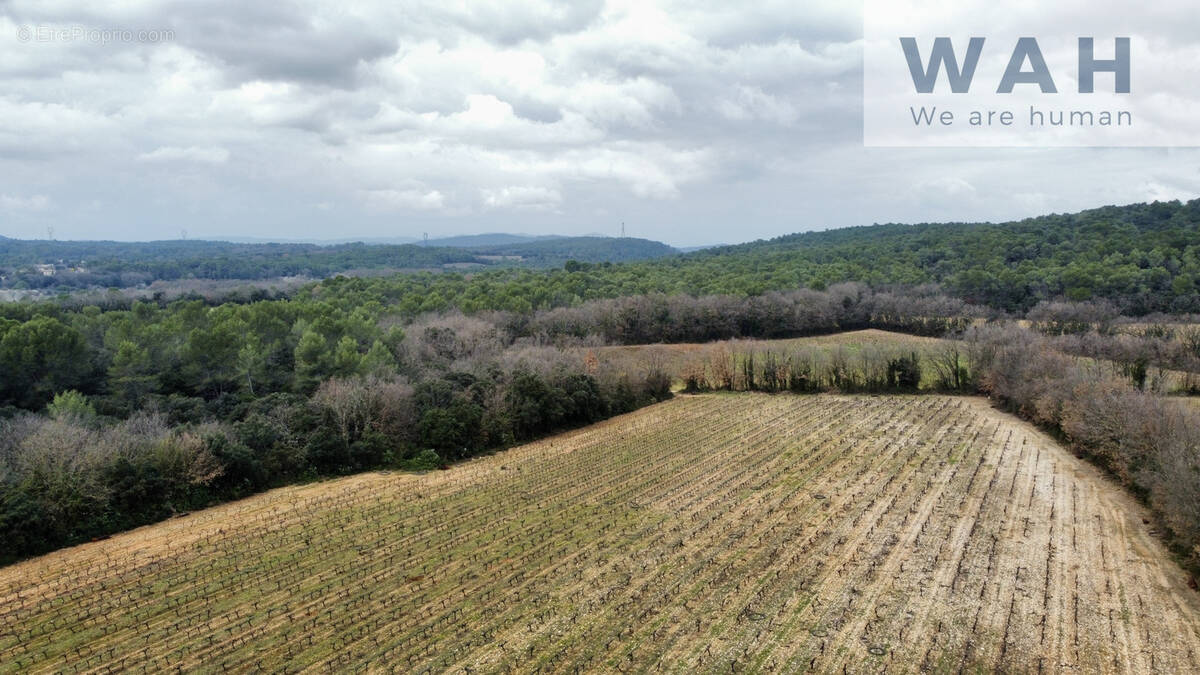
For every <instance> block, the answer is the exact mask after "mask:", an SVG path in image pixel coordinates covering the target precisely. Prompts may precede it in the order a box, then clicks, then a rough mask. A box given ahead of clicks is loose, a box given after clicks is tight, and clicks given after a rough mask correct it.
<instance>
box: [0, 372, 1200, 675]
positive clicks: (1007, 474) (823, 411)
mask: <svg viewBox="0 0 1200 675" xmlns="http://www.w3.org/2000/svg"><path fill="white" fill-rule="evenodd" d="M1186 582H1187V580H1186V578H1185V577H1184V575H1183V573H1182V572H1181V571H1180V569H1179V568H1178V567H1177V566H1176V565H1175V564H1174V563H1173V562H1172V561H1171V560H1170V559H1169V558H1168V556H1167V554H1166V553H1165V551H1164V550H1163V548H1162V546H1161V545H1160V544H1159V543H1158V542H1157V541H1156V540H1155V538H1154V537H1153V535H1152V534H1151V532H1150V526H1149V525H1147V524H1145V523H1144V522H1143V512H1142V510H1141V509H1140V508H1139V507H1138V506H1137V505H1136V504H1135V503H1133V502H1132V500H1131V499H1129V498H1128V497H1127V496H1126V495H1125V494H1123V493H1122V492H1120V490H1119V489H1117V488H1115V487H1113V486H1112V485H1111V484H1109V483H1108V482H1106V481H1105V480H1104V479H1103V478H1102V477H1101V476H1099V475H1098V473H1097V472H1096V471H1095V470H1094V469H1092V468H1091V467H1089V466H1087V465H1085V464H1084V463H1082V462H1081V461H1079V460H1077V459H1075V458H1074V457H1072V456H1070V455H1069V454H1068V453H1067V452H1065V451H1064V450H1062V449H1061V448H1060V447H1058V446H1057V445H1056V444H1055V443H1054V442H1053V441H1052V440H1051V439H1049V438H1047V437H1046V436H1044V435H1042V434H1040V433H1039V432H1037V431H1036V430H1034V429H1032V428H1031V427H1029V426H1027V425H1025V424H1023V423H1021V422H1019V421H1017V420H1015V419H1013V418H1011V417H1008V416H1005V415H1003V414H1001V413H998V412H996V411H993V410H992V409H990V408H989V407H987V404H986V401H984V400H982V399H973V398H953V397H938V396H921V397H916V396H914V397H866V396H863V397H854V396H809V397H798V396H788V395H779V396H767V395H755V394H737V395H706V396H690V397H681V398H677V399H675V400H673V401H670V402H667V403H664V404H660V405H657V406H654V407H652V408H648V409H644V410H642V411H639V412H637V413H634V414H631V415H626V416H623V417H619V418H615V419H613V420H610V421H608V422H605V423H602V424H598V425H595V426H593V427H589V428H587V429H584V430H580V431H577V432H573V433H569V434H564V435H561V436H557V437H554V438H552V439H547V440H545V441H542V442H538V443H533V444H530V445H526V446H522V447H520V448H516V449H514V450H510V451H508V452H505V453H500V454H497V455H495V456H492V457H487V458H482V459H477V460H475V461H472V462H467V463H464V464H462V465H460V466H457V467H454V468H452V469H450V470H448V471H439V472H432V473H429V474H425V475H419V476H418V475H400V474H369V475H363V476H357V477H353V478H347V479H343V480H337V481H329V482H326V483H320V484H314V485H308V486H302V487H293V488H286V489H282V490H276V491H273V492H270V493H267V494H265V495H261V496H259V497H255V498H251V499H248V500H245V501H242V502H238V503H235V504H229V505H226V506H222V507H218V508H215V509H210V510H207V511H204V512H200V513H196V514H192V515H189V516H186V517H183V518H179V519H175V520H173V521H170V522H168V523H164V524H161V525H157V526H153V527H148V528H142V529H140V530H135V531H133V532H131V533H127V534H125V535H120V536H117V537H114V538H112V539H111V540H106V541H101V542H96V543H93V544H88V545H85V546H81V547H76V548H74V549H68V550H65V551H61V552H58V553H55V554H52V555H49V556H46V557H43V558H39V559H36V560H31V561H28V562H25V563H21V564H18V565H14V566H10V567H8V568H4V569H0V672H49V671H59V670H64V671H67V672H72V671H100V672H103V671H117V670H128V669H132V668H135V667H142V666H145V667H147V668H149V669H152V670H165V669H174V668H182V669H184V670H209V671H221V670H235V671H249V670H257V669H260V668H261V669H265V670H267V671H299V670H314V671H345V670H350V669H351V666H357V667H358V668H361V669H364V670H375V669H383V668H386V667H392V668H398V669H402V670H410V671H414V672H421V671H430V672H441V671H451V672H489V671H491V672H496V671H498V672H504V671H521V672H525V671H534V670H546V671H553V672H576V671H597V670H599V671H617V670H620V671H629V670H633V671H645V670H660V669H661V670H668V671H672V672H680V673H687V672H691V671H697V670H698V671H703V672H730V671H735V672H743V671H768V672H778V671H807V670H815V671H819V672H834V671H842V670H843V669H845V670H847V671H849V672H878V671H880V670H883V669H887V670H889V671H893V672H905V671H918V670H934V671H939V672H961V671H963V670H965V671H968V672H969V671H974V670H988V671H991V670H994V669H1000V670H1004V671H1009V672H1025V671H1028V672H1035V671H1065V670H1082V671H1084V672H1107V671H1136V672H1197V671H1200V600H1198V596H1197V594H1196V593H1195V592H1194V591H1191V590H1189V589H1188V588H1187V585H1186Z"/></svg>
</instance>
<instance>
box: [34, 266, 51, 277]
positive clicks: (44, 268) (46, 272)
mask: <svg viewBox="0 0 1200 675" xmlns="http://www.w3.org/2000/svg"><path fill="white" fill-rule="evenodd" d="M33 268H34V269H35V270H37V271H38V272H41V273H42V276H44V277H52V276H54V265H34V266H33Z"/></svg>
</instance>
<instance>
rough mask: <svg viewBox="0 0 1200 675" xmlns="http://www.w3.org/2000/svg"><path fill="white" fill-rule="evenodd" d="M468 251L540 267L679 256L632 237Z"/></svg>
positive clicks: (554, 240) (553, 241) (662, 246)
mask: <svg viewBox="0 0 1200 675" xmlns="http://www.w3.org/2000/svg"><path fill="white" fill-rule="evenodd" d="M471 250H472V251H474V252H476V253H478V254H480V255H487V256H520V257H521V259H522V261H523V262H525V263H527V264H532V265H535V266H543V267H544V266H557V265H561V264H563V263H565V262H566V261H568V260H575V261H578V262H588V263H598V262H613V263H617V262H631V261H636V260H653V259H655V258H663V257H666V256H669V255H675V254H677V253H679V251H677V250H675V249H674V248H671V247H670V246H667V245H666V244H664V243H662V242H658V241H650V240H649V239H634V238H632V237H621V238H616V237H555V238H552V239H543V240H538V241H529V242H521V243H512V244H507V245H503V246H481V247H475V248H472V249H471Z"/></svg>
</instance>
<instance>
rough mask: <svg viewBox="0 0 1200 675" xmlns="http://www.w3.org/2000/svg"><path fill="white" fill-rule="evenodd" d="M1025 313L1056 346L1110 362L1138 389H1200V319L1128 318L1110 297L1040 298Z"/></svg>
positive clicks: (1195, 390)
mask: <svg viewBox="0 0 1200 675" xmlns="http://www.w3.org/2000/svg"><path fill="white" fill-rule="evenodd" d="M1027 316H1028V318H1029V320H1030V325H1031V327H1032V328H1033V329H1035V330H1037V331H1038V332H1039V333H1042V334H1043V335H1048V336H1051V337H1053V340H1052V344H1053V345H1054V347H1055V348H1056V349H1058V350H1060V351H1062V352H1065V353H1067V354H1073V355H1076V356H1085V357H1088V358H1092V359H1097V360H1100V361H1103V362H1105V363H1107V364H1110V366H1111V368H1112V371H1113V373H1114V374H1118V375H1120V376H1122V377H1124V378H1128V379H1130V380H1131V381H1132V382H1133V383H1134V384H1135V385H1136V386H1137V387H1138V388H1139V389H1146V388H1150V389H1152V390H1155V391H1160V392H1162V391H1168V390H1169V389H1171V388H1172V387H1173V388H1174V389H1175V390H1176V393H1189V394H1197V393H1200V324H1197V323H1196V322H1195V321H1194V320H1191V319H1189V318H1188V317H1157V318H1158V319H1159V320H1158V321H1157V322H1150V323H1130V322H1129V321H1128V319H1126V318H1123V317H1120V316H1119V315H1118V314H1117V312H1116V309H1115V308H1114V307H1113V306H1112V304H1111V303H1107V302H1099V303H1097V302H1083V303H1075V302H1055V303H1042V304H1039V305H1038V306H1037V307H1035V308H1034V309H1033V310H1032V311H1030V312H1029V314H1028V315H1027ZM1168 381H1172V382H1171V383H1170V384H1168Z"/></svg>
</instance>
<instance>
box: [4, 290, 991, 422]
mask: <svg viewBox="0 0 1200 675" xmlns="http://www.w3.org/2000/svg"><path fill="white" fill-rule="evenodd" d="M369 287H370V285H369V284H368V283H367V282H365V280H361V279H354V280H349V279H343V280H341V281H339V282H336V283H333V282H331V283H330V284H328V285H322V287H321V288H322V289H331V290H333V291H335V292H333V293H314V294H312V295H309V296H299V297H297V298H294V299H291V300H283V301H261V302H252V303H247V304H233V303H230V304H223V305H219V306H215V307H214V306H209V305H207V304H206V303H204V302H202V301H198V300H187V301H176V302H172V303H168V304H166V305H165V306H163V305H158V304H155V303H152V302H137V303H134V304H133V305H132V306H131V307H130V308H129V309H128V310H118V311H102V310H101V309H100V308H97V307H91V306H88V307H83V308H81V309H78V310H74V311H68V310H66V309H64V308H63V307H62V306H55V305H30V306H27V307H28V308H29V309H30V310H31V311H30V313H29V314H28V315H26V316H21V317H20V318H13V319H4V318H0V369H2V371H3V372H5V373H7V374H8V375H7V377H5V378H4V380H3V381H0V414H2V412H3V410H4V408H5V407H6V406H7V407H8V408H9V409H10V410H11V409H25V410H35V411H36V410H40V409H41V408H42V407H43V406H45V405H46V404H47V403H48V402H49V401H50V399H51V398H52V397H53V396H54V395H55V394H57V393H60V392H63V391H66V390H77V391H80V392H81V393H83V394H86V395H88V396H89V397H91V398H92V400H93V401H94V404H95V405H96V408H97V410H98V411H99V413H100V414H102V415H105V416H110V417H116V418H124V417H127V416H128V415H130V414H132V413H133V412H134V411H137V410H140V409H144V408H145V407H146V406H147V405H153V406H155V407H156V409H158V410H160V411H163V412H164V413H165V414H168V415H169V416H170V417H171V419H172V421H173V422H179V423H182V422H199V421H203V420H205V419H227V418H228V417H229V416H230V415H231V414H233V412H234V411H236V409H237V407H238V406H239V405H241V404H243V403H244V402H245V401H247V400H253V399H257V398H261V397H263V396H266V395H269V394H273V393H291V394H300V395H308V394H310V393H312V391H313V390H314V389H315V388H316V386H317V385H318V384H320V383H321V382H323V381H325V380H327V379H329V378H333V377H348V376H351V375H354V374H364V373H378V372H383V373H388V372H393V371H394V372H400V373H402V374H406V375H410V374H411V372H410V371H411V369H412V368H414V367H416V366H415V363H414V357H413V356H412V351H411V350H412V347H411V343H412V340H415V339H427V338H428V339H435V338H436V339H437V340H443V341H445V342H446V343H448V344H451V343H454V342H455V341H456V340H459V339H461V337H462V336H461V335H459V334H458V333H456V332H455V331H454V330H452V329H448V328H440V329H438V330H436V331H434V333H433V334H431V335H433V336H434V337H429V336H425V335H424V334H422V335H417V336H413V335H411V334H410V326H419V325H421V324H420V321H419V320H417V323H415V324H413V323H411V322H412V321H414V320H415V319H413V318H410V316H409V314H408V313H407V312H405V311H404V310H403V307H397V306H396V305H395V304H391V303H388V304H385V303H384V302H380V301H379V300H377V299H368V298H365V297H361V296H360V295H359V294H358V293H354V292H346V291H347V289H351V288H369ZM5 309H7V310H9V311H10V312H11V313H13V314H17V312H16V311H15V310H17V309H19V308H17V307H6V308H5ZM979 313H980V311H979V310H978V309H977V308H973V307H970V306H967V305H965V304H964V303H962V302H961V301H959V300H953V299H948V298H945V297H942V296H939V295H935V294H933V293H932V292H931V291H929V289H924V290H921V289H918V290H915V291H912V292H907V293H899V292H874V291H871V290H870V289H869V288H867V287H866V286H864V285H862V284H841V285H835V286H834V287H831V288H830V289H829V290H827V291H812V290H800V291H792V292H788V293H768V294H765V295H762V296H759V297H755V298H750V299H746V298H737V297H732V296H708V297H699V298H697V297H690V296H667V295H661V294H654V295H647V296H637V297H628V298H620V299H616V300H600V301H592V302H585V303H582V304H580V305H578V306H575V307H570V308H559V309H554V310H548V311H544V312H530V313H520V312H481V313H479V314H478V315H477V316H476V318H475V319H472V320H471V321H470V322H468V323H471V322H483V323H484V324H486V325H489V326H492V327H493V328H492V329H490V330H493V331H494V339H495V341H496V342H497V344H502V345H505V346H507V345H512V344H516V343H517V342H518V341H525V342H528V343H531V344H540V345H571V344H581V343H592V344H600V343H604V344H645V343H655V342H707V341H712V340H720V339H728V338H739V337H749V338H776V337H799V336H805V335H818V334H825V333H833V332H837V331H843V330H853V329H858V328H867V327H874V328H884V329H889V330H898V331H902V332H908V333H912V334H918V335H942V334H945V333H947V332H954V331H961V330H962V329H963V328H965V327H966V325H967V324H968V323H969V322H970V321H971V320H972V317H973V316H976V315H978V314H979ZM464 321H467V320H466V319H465V318H464ZM422 330H423V329H422ZM436 356H437V353H436V352H434V353H432V355H431V358H432V357H436Z"/></svg>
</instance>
